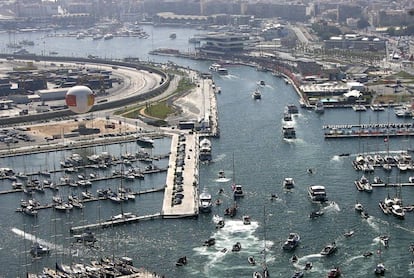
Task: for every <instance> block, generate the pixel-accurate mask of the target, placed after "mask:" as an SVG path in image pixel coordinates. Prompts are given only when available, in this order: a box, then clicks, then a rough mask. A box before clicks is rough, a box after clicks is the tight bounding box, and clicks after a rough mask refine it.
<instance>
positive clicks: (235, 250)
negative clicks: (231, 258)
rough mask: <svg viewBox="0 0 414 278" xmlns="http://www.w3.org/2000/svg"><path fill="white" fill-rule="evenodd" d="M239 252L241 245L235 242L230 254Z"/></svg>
mask: <svg viewBox="0 0 414 278" xmlns="http://www.w3.org/2000/svg"><path fill="white" fill-rule="evenodd" d="M240 250H241V243H240V242H236V244H234V245H233V248H232V249H231V251H232V252H239V251H240Z"/></svg>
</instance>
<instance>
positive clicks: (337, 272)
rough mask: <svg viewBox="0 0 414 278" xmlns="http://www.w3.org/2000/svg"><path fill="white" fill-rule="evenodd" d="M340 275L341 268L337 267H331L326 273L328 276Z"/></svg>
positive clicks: (334, 277)
mask: <svg viewBox="0 0 414 278" xmlns="http://www.w3.org/2000/svg"><path fill="white" fill-rule="evenodd" d="M339 276H341V270H340V269H339V268H338V267H335V268H332V269H331V270H330V271H329V273H328V278H336V277H339Z"/></svg>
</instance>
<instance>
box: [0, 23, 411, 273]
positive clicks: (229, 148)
mask: <svg viewBox="0 0 414 278" xmlns="http://www.w3.org/2000/svg"><path fill="white" fill-rule="evenodd" d="M172 32H176V33H177V38H176V39H175V40H170V39H168V36H169V34H170V33H172ZM186 32H187V31H186V30H184V31H182V32H179V31H172V30H171V29H168V28H166V30H165V32H163V33H162V36H163V37H164V38H166V39H168V40H169V41H171V43H179V42H180V40H186V35H185V34H186ZM149 33H150V32H149ZM120 39H121V38H113V39H112V40H108V41H106V42H105V44H109V43H115V42H117V40H120ZM73 40H74V42H76V43H82V42H83V40H79V41H76V39H75V38H73ZM125 40H126V39H125ZM62 41H63V42H62ZM68 41H69V38H62V39H61V41H60V42H59V41H58V42H57V44H58V46H57V47H62V45H60V46H59V44H60V43H62V44H63V43H64V44H67V43H68ZM123 42H124V41H123ZM156 42H157V41H156V40H155V43H156ZM85 43H87V42H86V41H85ZM117 43H119V44H122V42H121V41H118V42H117ZM142 43H143V45H145V42H144V41H143V42H142ZM72 49H77V48H72ZM72 49H71V50H68V53H69V55H70V54H71V51H75V50H72ZM57 50H58V51H59V53H64V47H62V48H59V49H57ZM82 51H87V50H82ZM125 55H127V53H125ZM144 59H145V58H144ZM151 59H161V58H158V57H157V58H151ZM168 59H171V60H173V61H174V62H177V63H182V64H183V65H189V66H191V67H194V68H197V69H199V70H200V71H203V72H208V67H209V65H211V62H210V61H208V62H203V61H192V62H189V61H187V60H185V59H181V60H180V59H178V58H174V57H168ZM257 80H264V81H265V84H266V85H265V86H263V87H262V88H261V90H262V93H263V96H264V97H265V98H266V102H264V101H260V102H253V101H252V99H251V92H252V91H253V90H254V88H255V86H256V83H257ZM214 83H215V85H216V86H217V87H220V88H221V91H222V93H221V94H219V95H216V98H217V114H218V116H219V117H217V121H218V122H219V123H220V133H219V134H220V136H219V137H214V136H213V137H211V138H210V139H211V143H212V153H211V156H212V160H211V163H205V164H201V163H200V164H199V165H198V166H197V167H196V165H193V163H196V162H197V154H196V150H197V148H198V146H199V142H200V140H199V139H200V138H197V136H196V135H195V134H189V131H183V132H184V133H185V136H188V137H186V139H185V140H186V146H185V154H186V155H188V154H190V160H192V162H189V163H188V164H187V161H186V159H188V158H187V156H186V157H185V162H186V164H185V166H184V167H185V169H186V170H185V171H187V168H188V169H190V170H189V172H188V173H187V174H189V176H185V177H184V178H183V190H187V189H189V190H188V191H185V193H184V197H183V199H182V200H183V203H182V204H184V206H181V205H182V204H181V205H174V206H172V201H173V199H174V200H175V199H176V198H175V197H174V198H173V196H175V195H177V193H179V192H176V193H175V194H174V193H173V190H174V189H173V188H174V185H176V184H175V183H174V180H173V179H174V175H175V173H174V170H177V162H176V160H177V157H178V153H174V152H175V151H176V150H177V147H179V146H180V145H181V144H180V143H179V136H180V135H179V134H180V131H177V130H176V131H175V132H173V133H174V134H175V135H172V137H170V136H167V137H163V138H159V139H155V140H154V148H153V150H152V152H153V155H161V154H166V153H169V152H170V151H171V154H170V155H169V157H168V158H162V159H160V160H158V161H154V164H156V165H158V167H160V168H163V169H167V171H163V172H159V173H154V174H153V175H148V176H146V177H145V179H144V180H134V181H133V182H131V183H130V184H129V185H127V182H126V181H125V182H123V186H128V187H131V188H132V189H133V192H145V191H146V190H151V189H152V188H153V187H154V188H155V189H158V188H159V189H161V188H163V189H162V190H161V191H156V192H151V193H148V194H142V195H141V196H140V197H139V196H137V199H136V201H135V202H122V203H121V204H122V205H121V204H117V203H113V202H110V201H106V200H102V201H91V202H88V203H87V204H86V206H85V207H84V208H83V209H82V210H73V211H71V212H70V213H58V212H56V211H55V210H52V209H50V210H48V209H45V210H43V211H41V212H40V213H39V214H38V216H37V217H29V216H27V215H23V214H21V213H16V212H15V210H16V207H17V206H18V204H19V202H20V199H21V198H22V196H24V195H23V193H13V194H4V195H2V196H1V197H2V204H3V213H2V215H1V216H0V218H1V220H2V223H8V225H9V227H17V228H19V229H20V230H21V231H22V232H20V233H18V232H17V233H16V232H13V231H15V230H13V231H10V228H9V227H4V228H2V229H1V230H0V233H1V235H2V238H3V239H4V242H5V243H4V245H3V246H2V250H0V252H2V256H0V263H1V265H4V266H5V269H4V275H5V276H6V277H17V276H18V275H19V276H22V275H23V274H24V273H23V272H26V270H27V271H29V272H35V271H37V270H39V269H40V268H41V267H43V266H49V267H50V266H55V263H56V261H57V262H59V263H60V262H65V261H71V262H74V263H81V262H82V261H83V262H89V261H93V260H96V258H98V257H100V256H101V255H102V254H105V253H106V254H114V255H115V257H118V256H120V255H122V256H123V255H125V254H126V255H128V256H130V257H132V258H133V260H134V262H135V265H137V266H144V267H145V268H146V269H150V270H152V271H156V272H157V273H164V275H166V277H236V276H237V277H239V276H243V277H244V276H245V277H248V276H249V277H251V275H252V273H254V272H255V271H257V272H258V273H259V271H260V272H261V271H262V267H261V266H262V263H263V262H264V260H263V259H262V258H263V256H262V255H263V253H262V250H263V249H265V253H266V254H265V255H266V258H265V262H266V266H267V268H268V270H269V272H270V274H271V275H272V276H281V275H285V276H286V275H287V276H289V275H291V274H294V273H295V272H296V271H298V270H299V269H301V270H302V269H304V268H305V266H306V265H311V266H312V269H311V271H306V272H305V274H304V275H305V277H326V276H327V274H328V273H329V272H330V270H331V269H332V267H333V266H339V267H340V269H341V273H342V275H343V276H352V277H367V276H370V275H374V268H375V265H376V263H377V261H378V256H377V246H379V236H380V235H383V234H387V235H389V237H390V242H389V247H388V248H383V249H382V260H383V261H384V264H385V265H386V266H387V274H386V275H390V277H392V275H400V274H401V275H405V276H407V277H408V276H410V275H412V273H413V272H412V269H411V268H410V266H409V264H410V262H411V259H412V254H411V253H410V251H409V249H408V248H409V246H410V243H411V237H410V235H411V232H410V231H411V230H412V223H411V222H412V221H410V220H411V218H412V214H411V213H406V215H405V219H404V220H402V219H397V218H396V217H389V216H388V215H384V213H383V212H382V211H381V209H380V208H379V206H378V200H384V198H385V197H386V196H387V194H390V195H391V196H392V195H393V194H394V191H396V190H397V189H401V191H402V192H401V194H402V196H403V200H404V206H407V207H408V206H409V204H412V203H414V200H413V199H412V196H413V195H412V187H411V186H402V188H401V187H398V186H395V187H394V186H378V187H375V185H374V184H373V187H375V188H374V190H373V192H372V193H370V194H365V193H361V192H359V191H357V189H355V186H354V185H353V182H354V181H355V180H356V179H359V178H360V177H361V172H359V171H358V172H357V171H355V169H354V168H353V164H352V160H353V158H355V157H356V156H357V155H358V154H359V153H367V154H368V153H372V154H374V153H377V152H381V154H382V155H384V154H386V153H387V144H386V143H385V142H384V137H381V138H379V137H372V138H362V137H360V138H354V139H350V140H328V141H326V140H324V135H323V133H320V132H318V131H320V130H321V128H322V127H323V126H325V125H330V126H335V125H338V126H339V125H342V124H343V122H344V119H346V122H349V123H352V122H353V124H352V125H358V122H361V124H370V123H369V121H371V123H372V122H373V121H374V120H375V119H376V117H377V116H376V115H375V116H374V114H372V112H373V111H371V110H369V111H366V112H363V113H364V115H365V113H366V116H363V117H361V119H359V117H358V116H356V115H354V114H356V113H354V112H353V111H348V112H345V111H343V110H335V109H326V110H325V111H324V113H323V114H322V113H320V114H319V113H316V111H314V110H308V109H299V113H298V115H297V116H295V117H294V121H293V122H294V123H295V130H296V132H297V135H298V136H297V139H295V140H280V137H281V130H282V125H283V123H282V119H281V115H282V114H283V111H284V108H285V107H286V106H287V105H288V104H296V103H298V99H297V94H296V92H295V91H294V90H293V89H292V87H291V86H290V85H289V84H286V82H285V81H284V80H283V79H281V78H276V77H274V76H272V75H271V74H270V73H269V74H267V73H264V72H260V73H259V72H257V71H256V70H255V69H254V68H250V67H245V66H234V67H231V68H229V71H228V75H223V76H222V75H217V76H215V77H214ZM258 108H259V109H258ZM386 109H387V108H386ZM349 113H352V114H349ZM382 114H384V115H382V116H378V117H379V118H380V121H378V122H388V121H387V115H386V114H387V112H385V113H382ZM244 115H248V116H244ZM369 117H371V119H369ZM390 118H391V119H390V121H389V122H395V123H404V120H403V119H401V120H398V119H397V118H395V117H394V115H391V117H390ZM241 131H243V133H241ZM240 134H242V135H240ZM187 140H188V141H187ZM408 140H409V138H405V137H404V136H401V137H400V136H395V137H390V139H389V142H388V143H389V144H388V148H389V150H390V153H393V154H395V153H399V152H401V151H402V150H406V149H407V148H408V147H409V145H410V144H409V143H410V142H409V141H408ZM135 148H136V142H132V141H131V142H130V143H127V142H125V143H123V144H122V147H121V145H120V144H117V143H116V142H114V144H108V145H105V146H100V147H97V146H92V145H91V146H89V147H88V148H80V149H79V152H80V153H81V154H82V156H83V157H86V156H87V155H91V154H95V153H99V152H101V151H104V150H105V149H106V151H110V152H111V153H114V154H117V155H119V154H120V153H123V152H125V150H126V149H129V150H135ZM193 148H194V149H193ZM190 149H192V151H191V152H190ZM7 151H9V150H7ZM69 154H70V153H69V151H68V150H66V149H59V150H53V151H52V152H44V153H32V154H29V153H28V154H26V157H25V160H24V161H23V156H13V155H11V156H8V157H4V158H2V163H3V165H5V166H7V167H10V168H12V169H14V170H15V171H16V172H27V173H36V172H39V171H40V170H42V171H43V170H45V169H49V170H50V171H53V170H52V169H53V164H56V165H58V163H59V161H61V160H62V158H63V157H66V156H68V155H69ZM338 154H348V155H343V156H339V155H338ZM281 158H283V159H281ZM45 161H48V162H49V163H50V165H48V167H46V164H47V163H46V162H45ZM144 163H145V162H143V161H141V162H140V161H136V162H133V165H134V166H137V167H138V166H141V167H143V165H145V164H144ZM39 164H41V165H42V166H41V167H39ZM234 164H236V167H233V165H234ZM114 168H117V169H119V168H121V165H117V166H115V167H114ZM194 168H197V169H198V170H197V171H196V170H192V169H194ZM234 168H236V169H235V171H236V172H237V175H236V177H237V182H238V183H240V184H242V185H243V193H244V197H243V198H239V199H238V200H237V214H236V215H235V216H233V217H230V216H228V215H225V212H224V211H225V209H226V208H229V207H230V208H231V207H232V206H233V205H234V196H233V191H232V188H231V181H230V180H231V179H229V180H228V181H224V180H226V179H224V178H221V179H218V175H217V173H219V172H220V171H222V173H225V174H226V176H227V177H231V176H232V174H233V172H234ZM308 169H312V171H311V172H310V171H307V170H308ZM107 171H108V173H109V170H107ZM54 175H55V176H56V177H57V178H58V177H59V173H53V174H52V177H54ZM76 175H77V174H76ZM194 175H195V176H194ZM374 175H378V176H381V178H382V180H383V181H384V183H383V184H384V185H385V183H386V184H395V185H399V184H400V182H402V183H401V184H405V182H403V181H408V178H409V176H410V174H409V171H407V172H403V171H401V172H400V171H399V170H398V171H397V169H396V168H395V167H394V169H393V170H392V171H391V172H385V171H383V170H382V169H381V168H378V167H376V168H375V172H374V173H373V174H369V175H368V174H367V177H369V178H370V179H371V180H372V177H373V176H374ZM285 177H292V178H294V180H295V183H296V184H297V186H295V187H294V188H293V189H292V190H290V191H289V192H286V190H284V188H283V187H282V186H281V181H282V180H283V179H284V178H285ZM187 178H188V179H187ZM115 180H116V179H109V180H99V181H96V182H94V184H93V185H92V186H93V189H94V192H95V191H96V190H97V189H105V188H108V187H112V188H113V189H115V188H118V187H119V185H120V181H119V180H117V182H114V183H112V182H111V181H115ZM194 181H197V182H198V186H199V188H203V187H205V186H207V187H208V188H209V190H210V192H211V195H212V198H213V199H216V198H220V200H221V201H222V203H221V205H213V206H212V210H211V213H203V214H199V215H198V217H197V218H195V217H194V215H195V211H196V210H197V208H198V202H196V201H195V200H196V199H197V198H196V196H199V193H200V192H197V191H196V189H194V186H193V185H192V182H194ZM0 182H1V183H2V188H11V181H10V180H8V179H2V180H1V181H0ZM163 184H166V185H167V186H166V187H165V188H164V187H163V186H161V185H163ZM317 184H320V185H324V186H325V189H326V192H327V194H328V197H329V201H327V202H324V203H323V204H320V203H314V202H310V201H309V193H308V191H307V188H308V186H310V185H317ZM6 186H7V187H6ZM184 186H185V188H184ZM167 188H169V189H168V190H167ZM176 189H177V185H176ZM60 190H61V191H63V192H65V193H69V192H70V190H79V189H75V188H72V187H70V186H63V187H62V188H61V189H60ZM76 192H77V193H80V191H76ZM218 192H222V193H218ZM36 194H37V193H36ZM36 196H39V199H40V200H41V201H45V200H49V201H50V200H51V197H52V194H51V191H49V190H46V192H45V196H44V197H42V196H41V195H36ZM271 196H275V197H274V198H273V197H271ZM355 200H358V201H360V202H361V203H363V204H364V208H365V210H366V211H368V212H369V218H366V219H365V218H362V217H361V215H360V214H357V213H355V211H354V210H355V209H354V205H355ZM187 201H188V203H185V202H187ZM332 202H334V203H332ZM42 203H45V202H42ZM264 211H265V212H264ZM314 211H320V212H321V213H320V215H321V216H320V217H319V216H318V217H315V218H310V217H309V214H310V213H311V212H314ZM161 212H162V214H165V215H167V218H169V217H171V218H174V219H164V218H162V216H161ZM304 212H305V213H304ZM122 213H124V214H125V213H132V214H133V215H135V216H137V217H145V216H149V218H150V219H151V216H153V217H154V219H157V220H155V221H138V222H134V223H128V224H127V225H109V226H107V227H106V228H104V229H101V228H100V227H99V226H98V227H97V229H95V230H94V232H95V233H96V238H97V242H96V243H95V246H99V250H95V249H93V248H87V247H84V246H83V245H80V246H79V245H75V246H74V245H72V242H71V240H72V235H71V234H70V228H74V227H86V226H87V225H95V224H98V223H105V222H106V223H108V222H112V221H108V220H110V219H111V217H114V216H119V215H122ZM216 214H217V215H219V216H220V217H222V219H224V222H225V225H223V226H220V228H218V227H216V225H215V223H213V221H212V218H213V217H214V215H216ZM181 215H184V216H186V215H188V216H189V217H185V218H177V217H179V216H181ZM243 215H249V216H250V225H245V224H244V223H243V219H242V216H243ZM287 215H288V217H287ZM115 219H116V220H115ZM115 219H114V220H113V221H120V222H122V221H121V220H120V219H117V218H115ZM133 219H134V218H133ZM224 222H223V223H224ZM281 223H283V225H281ZM108 224H109V223H108ZM23 230H25V231H26V232H28V231H32V233H33V234H36V237H37V238H39V239H42V240H43V241H45V243H46V244H47V245H48V246H51V254H50V256H45V257H42V258H41V259H38V260H34V261H32V260H31V257H30V256H29V254H27V252H28V251H29V250H28V249H29V248H27V252H25V245H27V246H30V245H29V244H30V243H29V239H27V240H23V239H24V238H27V235H26V237H25V236H24V235H23V234H24V233H23ZM293 230H294V231H297V233H298V234H300V236H301V248H297V249H296V250H295V255H297V257H298V261H297V263H295V264H292V263H289V261H290V258H291V257H292V254H289V253H285V252H283V249H282V248H281V246H282V244H283V242H284V241H285V240H286V236H287V235H289V233H290V232H291V231H293ZM350 230H353V231H354V233H353V235H352V237H349V238H348V237H345V236H344V233H345V232H347V231H350ZM315 235H317V236H315ZM210 238H214V239H215V241H214V243H215V244H214V245H212V246H203V242H204V239H210ZM394 239H398V240H394ZM332 241H335V242H336V246H337V250H336V252H335V253H333V254H332V255H329V256H328V257H326V256H323V257H322V255H321V254H320V252H321V249H322V248H324V246H326V244H327V243H328V242H332ZM54 242H55V244H54ZM237 242H239V243H240V245H237V246H240V247H241V248H240V250H239V251H237V252H230V251H231V250H232V248H233V246H234V245H236V244H237ZM60 245H63V246H64V247H65V248H67V250H68V251H66V252H65V251H64V250H65V249H64V248H61V246H60ZM302 247H303V248H302ZM6 250H7V252H6ZM223 250H224V251H223ZM368 251H371V252H372V253H373V255H372V256H370V257H367V258H364V259H361V260H360V259H357V260H355V259H354V258H359V257H361V258H362V257H363V254H365V253H367V252H368ZM154 254H156V255H154ZM6 255H7V256H6ZM26 256H29V257H28V258H27V261H28V262H29V263H28V265H27V266H26V263H25V261H26ZM249 256H253V257H254V258H255V260H256V264H255V265H251V264H250V263H249V262H248V261H247V258H248V257H249ZM6 257H8V258H6ZM184 257H185V258H186V259H185V260H180V262H181V266H180V267H177V266H176V263H177V262H178V259H179V258H184ZM10 260H13V261H14V262H15V263H10ZM184 261H185V263H183V262H184ZM344 262H346V263H344ZM349 262H352V263H349ZM66 264H67V265H69V262H67V263H66ZM22 265H24V267H22ZM2 274H3V273H2ZM16 274H18V275H16ZM258 275H259V274H258Z"/></svg>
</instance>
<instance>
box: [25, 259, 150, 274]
mask: <svg viewBox="0 0 414 278" xmlns="http://www.w3.org/2000/svg"><path fill="white" fill-rule="evenodd" d="M128 275H134V276H131V277H141V275H143V276H142V277H156V276H155V275H153V274H150V273H147V271H144V270H142V268H136V267H134V266H133V262H132V259H131V258H129V257H121V258H101V259H100V260H99V261H91V262H90V263H89V264H84V263H82V264H81V263H76V264H72V265H66V264H61V263H56V267H55V268H54V269H52V268H48V267H44V268H43V270H42V272H41V273H40V274H32V273H30V274H28V275H27V277H29V278H38V277H39V278H40V277H50V278H59V277H129V276H128ZM136 275H140V276H136Z"/></svg>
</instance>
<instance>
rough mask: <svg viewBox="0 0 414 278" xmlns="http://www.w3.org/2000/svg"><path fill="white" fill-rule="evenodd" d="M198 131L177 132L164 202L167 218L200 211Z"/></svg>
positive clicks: (190, 214)
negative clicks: (196, 132) (195, 132)
mask: <svg viewBox="0 0 414 278" xmlns="http://www.w3.org/2000/svg"><path fill="white" fill-rule="evenodd" d="M198 140H199V139H198V135H197V134H194V133H193V132H192V131H190V132H188V133H180V134H179V135H178V134H174V135H173V136H172V140H171V152H170V160H169V164H168V165H169V166H168V171H167V180H166V186H165V191H164V201H163V205H162V212H161V214H162V216H163V217H164V218H182V217H191V216H196V215H198V189H197V188H198V152H199V151H198V149H199V148H198V147H199V146H198V144H199V142H198Z"/></svg>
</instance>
